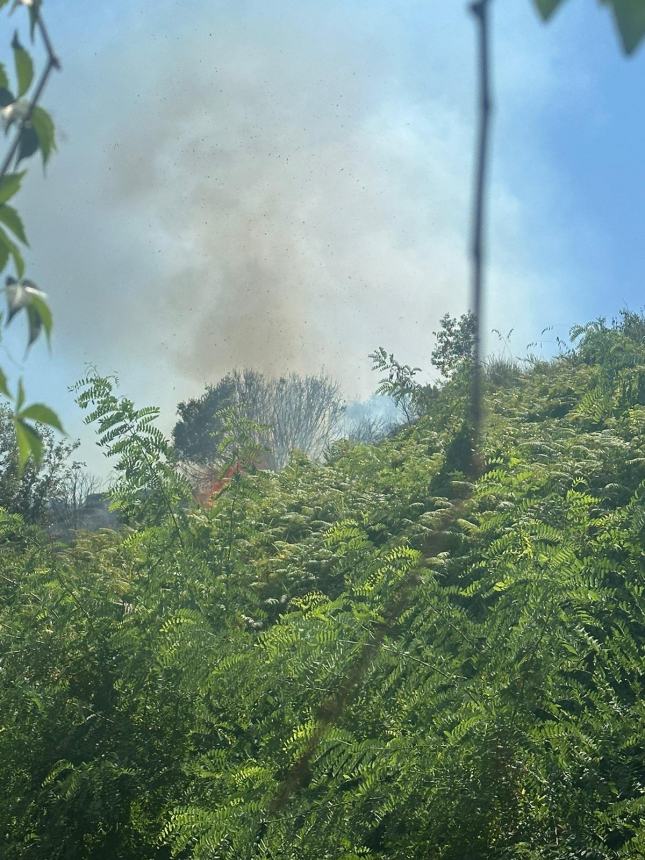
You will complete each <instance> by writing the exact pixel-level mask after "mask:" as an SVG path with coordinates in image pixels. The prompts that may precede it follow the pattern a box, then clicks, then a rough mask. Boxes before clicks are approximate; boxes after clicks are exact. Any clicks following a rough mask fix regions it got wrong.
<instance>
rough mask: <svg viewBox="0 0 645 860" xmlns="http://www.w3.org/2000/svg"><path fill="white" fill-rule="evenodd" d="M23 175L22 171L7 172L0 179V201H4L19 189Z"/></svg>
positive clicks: (9, 198)
mask: <svg viewBox="0 0 645 860" xmlns="http://www.w3.org/2000/svg"><path fill="white" fill-rule="evenodd" d="M24 175H25V171H24V170H23V171H22V173H7V174H6V175H5V176H3V177H2V178H1V179H0V203H6V202H7V200H11V198H12V197H13V196H14V194H16V193H17V192H18V191H19V190H20V183H21V182H22V179H23V177H24Z"/></svg>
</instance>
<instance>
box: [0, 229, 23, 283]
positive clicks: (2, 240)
mask: <svg viewBox="0 0 645 860" xmlns="http://www.w3.org/2000/svg"><path fill="white" fill-rule="evenodd" d="M0 245H2V246H4V248H5V249H6V250H7V251H8V252H9V254H10V255H11V256H12V257H13V263H14V266H15V267H16V274H17V275H18V277H19V278H22V276H23V275H24V273H25V261H24V260H23V258H22V254H21V253H20V251H19V250H18V247H17V245H16V244H15V243H14V242H12V241H11V239H10V238H9V236H7V234H6V233H5V231H4V230H0Z"/></svg>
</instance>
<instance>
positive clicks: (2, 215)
mask: <svg viewBox="0 0 645 860" xmlns="http://www.w3.org/2000/svg"><path fill="white" fill-rule="evenodd" d="M0 222H2V224H4V225H5V227H8V228H9V229H10V230H11V232H12V233H13V234H14V235H15V236H17V237H18V239H20V241H21V242H22V243H23V245H28V244H29V242H28V241H27V235H26V233H25V228H24V225H23V223H22V220H21V218H20V215H18V213H17V212H16V210H15V209H14V208H13V206H8V205H7V204H6V203H3V204H0Z"/></svg>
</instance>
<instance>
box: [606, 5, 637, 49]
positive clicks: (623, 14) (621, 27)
mask: <svg viewBox="0 0 645 860" xmlns="http://www.w3.org/2000/svg"><path fill="white" fill-rule="evenodd" d="M612 6H613V7H614V18H615V19H616V26H617V27H618V32H619V33H620V38H621V40H622V43H623V48H624V50H625V53H626V54H633V53H634V51H635V50H636V48H637V47H638V46H639V44H640V43H641V40H642V39H643V36H645V3H643V0H613V3H612Z"/></svg>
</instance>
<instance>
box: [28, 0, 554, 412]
mask: <svg viewBox="0 0 645 860" xmlns="http://www.w3.org/2000/svg"><path fill="white" fill-rule="evenodd" d="M117 5H118V4H117ZM450 6H451V7H452V8H450V9H447V8H446V6H445V5H444V6H443V7H442V8H439V7H437V9H432V10H431V11H428V10H427V8H426V7H427V4H426V3H423V4H422V3H419V2H415V0H401V2H399V3H385V2H379V1H378V0H374V2H371V3H360V2H354V3H345V2H343V3H341V2H338V1H337V0H329V2H327V3H325V4H322V3H318V2H313V0H310V2H299V3H295V2H287V0H279V2H272V3H266V0H263V2H260V0H247V2H242V3H241V2H237V3H231V2H212V3H198V2H196V0H190V2H188V0H186V2H182V3H180V2H178V1H177V2H171V0H165V2H159V3H155V4H153V3H152V2H150V0H139V2H137V3H130V4H122V9H121V11H122V16H121V17H120V18H119V17H118V16H116V14H114V15H108V13H107V11H106V12H104V13H103V14H104V16H105V21H104V33H103V34H102V35H101V34H98V35H97V34H94V35H93V37H92V39H93V41H92V40H89V41H83V39H80V40H78V41H75V42H71V41H70V42H69V43H68V44H67V46H66V65H65V69H66V74H65V76H63V77H61V78H60V80H59V81H56V82H55V83H54V86H53V87H52V90H51V94H50V100H51V99H53V102H54V104H58V105H59V108H58V110H57V111H54V112H55V114H56V116H57V119H58V121H59V127H60V128H61V129H62V131H63V132H64V134H65V138H66V139H65V140H64V141H63V143H62V145H61V148H60V153H59V155H58V156H57V158H56V160H55V161H54V162H52V166H51V169H50V175H49V177H48V179H47V180H46V182H45V183H42V182H41V181H40V180H38V179H37V178H36V179H33V180H31V185H30V189H29V190H28V192H27V209H28V210H29V211H28V212H26V216H27V220H28V223H29V227H30V231H31V235H32V240H33V244H34V247H35V248H37V249H38V257H37V259H36V260H35V261H34V262H35V273H36V275H37V276H38V277H39V279H40V281H41V282H42V283H43V284H44V285H45V286H46V287H49V288H50V294H51V296H52V301H53V305H54V311H55V315H56V320H57V325H58V329H57V331H58V335H57V341H56V353H55V354H56V360H57V363H58V369H59V372H60V373H61V374H62V373H63V371H64V373H65V374H69V375H68V376H67V380H69V378H70V377H71V378H73V377H74V376H75V375H78V373H79V372H80V371H81V370H82V365H83V362H84V361H92V362H95V363H96V364H97V365H98V367H99V368H100V369H101V370H102V371H110V370H112V369H115V370H117V371H119V372H120V373H121V375H122V376H123V378H124V379H126V380H127V382H128V387H129V390H131V391H132V390H134V393H135V396H137V397H139V399H143V400H145V401H146V402H156V403H160V404H161V405H162V407H163V408H164V410H165V413H166V422H167V424H168V425H170V424H171V423H172V413H173V411H174V404H176V402H177V400H179V399H185V398H186V397H187V396H190V395H191V394H194V393H196V392H197V391H199V390H200V389H201V387H202V386H203V384H204V383H205V382H212V381H215V380H217V379H218V378H219V377H220V376H221V375H222V374H223V373H225V372H227V371H229V370H231V369H232V368H234V367H243V366H248V367H253V368H255V369H258V370H262V371H265V372H267V373H270V374H276V373H284V372H289V371H298V372H317V371H319V370H320V369H321V368H324V369H325V370H326V371H327V372H329V373H330V374H332V375H333V376H335V377H336V378H338V379H339V380H340V382H341V384H342V385H343V388H344V389H345V391H346V392H347V395H348V396H350V397H353V396H366V395H368V394H369V393H370V391H371V390H373V388H374V384H375V381H374V379H373V378H372V375H371V373H370V367H369V361H368V359H367V354H368V353H369V352H370V351H371V350H373V349H374V348H375V347H377V346H379V345H381V344H383V345H385V346H387V347H388V348H389V349H393V350H394V351H395V352H397V353H398V354H400V356H401V358H402V359H404V360H405V361H409V362H411V363H414V364H420V365H423V366H425V367H427V366H428V364H429V360H428V357H429V353H430V349H431V342H432V337H431V331H432V329H433V328H436V325H437V323H438V320H439V318H440V317H441V316H442V314H443V313H445V312H447V311H450V312H452V313H461V312H463V311H464V310H465V309H466V307H467V295H468V264H467V237H468V215H469V194H470V168H471V153H472V149H473V120H474V110H473V101H474V99H473V92H472V85H473V33H472V24H471V22H470V21H469V20H468V17H467V15H466V14H465V12H464V10H463V9H462V8H461V4H454V7H453V4H450ZM456 6H459V7H460V8H459V9H457V8H456ZM126 7H127V11H126ZM65 8H66V7H61V9H60V15H61V16H62V15H64V14H65ZM510 15H511V12H510V11H508V12H507V17H506V18H505V19H504V20H505V22H506V23H504V25H503V26H502V27H501V28H499V29H498V44H497V47H498V57H500V58H501V61H500V70H499V72H498V76H497V81H496V83H497V87H498V93H501V94H503V98H504V103H505V105H506V107H507V110H508V111H510V112H511V113H512V112H513V111H514V110H515V109H516V108H517V107H518V106H521V104H522V100H523V99H524V100H525V99H526V95H525V88H524V89H523V88H522V86H520V85H519V84H518V81H519V80H522V75H523V74H525V72H526V71H527V70H526V68H524V67H523V65H522V63H523V62H524V61H523V59H522V56H523V52H524V50H525V46H524V45H521V44H520V45H518V44H517V33H518V29H517V28H518V27H519V28H520V30H521V28H526V26H528V24H527V20H525V18H522V17H521V16H520V17H519V18H518V19H516V20H514V19H512V18H511V17H510ZM419 22H422V24H423V28H427V30H424V29H423V28H422V31H421V32H418V30H419ZM530 26H535V27H537V24H536V22H535V21H533V20H532V19H530ZM426 42H427V43H428V45H429V46H430V47H429V48H428V50H426ZM61 51H62V52H63V53H64V54H65V46H63V48H61ZM526 62H527V63H528V64H529V65H530V66H531V76H532V77H531V82H532V83H531V91H532V93H533V100H534V101H533V106H534V107H535V104H536V103H537V102H539V99H540V98H543V97H544V94H545V93H547V92H548V91H549V88H550V86H551V82H550V79H549V75H548V73H547V72H545V70H544V68H545V66H544V63H541V62H536V60H535V57H533V58H529V59H528V60H527V61H526ZM505 69H507V71H505ZM536 100H537V102H536ZM520 117H521V114H520ZM520 125H521V123H520ZM507 131H508V129H507ZM514 133H515V142H517V140H518V139H519V138H518V137H517V133H516V132H514ZM529 135H530V127H529V126H527V129H526V138H523V139H524V140H526V139H528V136H529ZM507 137H508V135H507ZM511 139H512V134H511ZM528 152H529V154H530V150H528ZM524 157H526V152H525V153H524ZM535 174H536V176H537V177H538V178H537V180H536V181H537V182H539V170H537V169H536V170H535ZM546 184H547V183H545V185H546ZM30 195H31V196H30ZM491 203H492V208H493V231H494V234H495V244H496V247H498V248H503V251H500V252H499V253H498V254H497V256H495V257H493V258H492V260H491V269H490V274H491V289H492V301H491V304H490V314H489V316H490V321H491V324H499V325H500V326H504V325H506V323H507V322H509V321H510V323H511V324H515V325H516V326H517V325H518V323H519V324H520V325H521V324H522V323H524V324H526V325H528V326H529V327H530V325H531V324H532V317H533V309H532V307H531V304H530V303H529V302H527V300H526V296H527V294H528V295H530V294H531V292H533V293H534V294H539V295H541V297H542V300H543V299H544V296H545V290H546V291H547V292H548V289H547V288H546V287H545V277H544V273H540V275H539V277H538V276H537V275H534V274H531V265H530V256H531V255H530V253H528V254H527V252H526V241H525V240H524V238H523V229H524V225H525V216H524V209H525V207H524V204H523V203H522V201H521V200H520V198H519V196H518V195H517V194H514V193H512V192H511V191H510V190H509V187H508V186H507V184H505V183H504V179H503V177H498V176H495V177H494V182H493V187H492V198H491ZM533 238H535V236H533ZM500 314H501V316H502V319H501V320H500V319H499V316H500ZM539 321H540V322H542V321H543V318H542V317H541V318H540V320H539Z"/></svg>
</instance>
